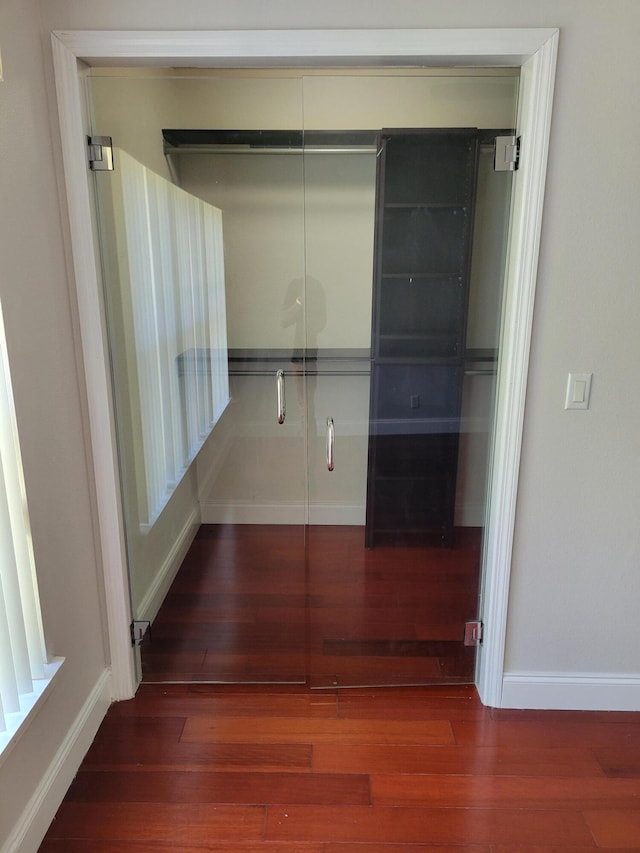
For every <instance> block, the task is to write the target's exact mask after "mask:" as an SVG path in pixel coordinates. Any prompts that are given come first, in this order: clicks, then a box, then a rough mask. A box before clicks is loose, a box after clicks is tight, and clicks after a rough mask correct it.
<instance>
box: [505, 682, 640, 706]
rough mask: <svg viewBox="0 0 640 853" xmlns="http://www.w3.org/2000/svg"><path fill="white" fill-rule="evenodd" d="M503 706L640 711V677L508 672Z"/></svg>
mask: <svg viewBox="0 0 640 853" xmlns="http://www.w3.org/2000/svg"><path fill="white" fill-rule="evenodd" d="M500 707H502V708H531V709H533V708H539V709H545V710H558V711H562V710H564V711H640V676H637V675H627V674H624V673H622V674H617V673H581V674H580V675H577V674H574V673H540V672H508V673H505V675H504V678H503V682H502V702H501V703H500Z"/></svg>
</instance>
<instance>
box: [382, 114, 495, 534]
mask: <svg viewBox="0 0 640 853" xmlns="http://www.w3.org/2000/svg"><path fill="white" fill-rule="evenodd" d="M478 150H479V141H478V131H477V130H476V129H459V130H458V129H455V130H451V129H445V130H395V129H394V130H383V131H382V132H381V134H380V144H379V151H380V156H379V158H378V175H377V201H376V240H375V265H374V286H373V328H372V343H371V345H372V351H371V357H372V365H371V403H370V418H369V423H370V429H369V432H370V435H369V465H368V481H367V520H366V545H367V546H368V547H372V546H374V545H375V544H377V543H379V542H382V541H384V542H390V541H391V542H397V543H399V544H410V543H414V542H416V541H421V540H426V539H433V538H435V537H437V538H438V539H439V540H440V541H442V542H443V543H444V544H451V541H452V532H453V519H454V508H455V487H456V472H457V460H458V434H459V428H460V407H461V395H462V380H463V369H464V356H465V337H466V322H467V303H468V293H469V276H470V267H471V240H472V234H473V214H474V206H475V191H476V174H477V163H478Z"/></svg>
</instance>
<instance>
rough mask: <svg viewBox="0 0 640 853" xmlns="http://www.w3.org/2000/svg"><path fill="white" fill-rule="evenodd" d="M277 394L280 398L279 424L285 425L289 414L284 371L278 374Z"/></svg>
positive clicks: (279, 371)
mask: <svg viewBox="0 0 640 853" xmlns="http://www.w3.org/2000/svg"><path fill="white" fill-rule="evenodd" d="M276 394H277V397H278V423H279V424H283V423H284V419H285V416H286V414H287V404H286V400H285V397H284V370H278V371H277V372H276Z"/></svg>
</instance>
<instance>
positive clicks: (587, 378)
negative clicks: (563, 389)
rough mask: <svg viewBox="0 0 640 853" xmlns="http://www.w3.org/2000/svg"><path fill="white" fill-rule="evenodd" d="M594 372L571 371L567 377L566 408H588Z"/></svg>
mask: <svg viewBox="0 0 640 853" xmlns="http://www.w3.org/2000/svg"><path fill="white" fill-rule="evenodd" d="M592 377H593V373H570V374H569V376H568V378H567V395H566V397H565V400H564V407H565V409H588V408H589V397H590V396H591V378H592Z"/></svg>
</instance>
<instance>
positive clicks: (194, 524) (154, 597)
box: [136, 510, 200, 622]
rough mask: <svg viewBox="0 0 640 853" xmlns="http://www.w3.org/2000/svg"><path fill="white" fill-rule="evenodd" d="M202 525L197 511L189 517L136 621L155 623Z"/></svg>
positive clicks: (146, 594) (156, 577)
mask: <svg viewBox="0 0 640 853" xmlns="http://www.w3.org/2000/svg"><path fill="white" fill-rule="evenodd" d="M199 525H200V513H199V512H198V511H196V510H193V512H192V513H191V514H190V515H189V518H188V519H187V521H186V523H185V525H184V527H183V528H182V530H181V531H180V533H179V534H178V536H177V537H176V541H175V542H174V543H173V547H172V548H171V550H170V551H169V553H168V554H167V557H166V559H165V561H164V563H163V564H162V566H161V567H160V569H159V571H158V572H157V574H156V575H155V577H154V580H153V583H152V584H151V586H150V587H149V589H148V590H147V592H146V593H145V595H144V597H143V599H142V601H141V602H140V604H139V606H138V608H137V615H136V619H138V620H140V621H141V622H153V620H154V619H155V618H156V616H157V615H158V610H160V605H161V604H162V602H163V601H164V599H165V596H166V594H167V593H168V592H169V587H170V586H171V584H172V583H173V580H174V578H175V576H176V575H177V574H178V569H179V568H180V565H181V563H182V561H183V560H184V558H185V557H186V555H187V551H188V550H189V547H190V545H191V543H192V542H193V540H194V538H195V535H196V533H197V532H198V527H199Z"/></svg>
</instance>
